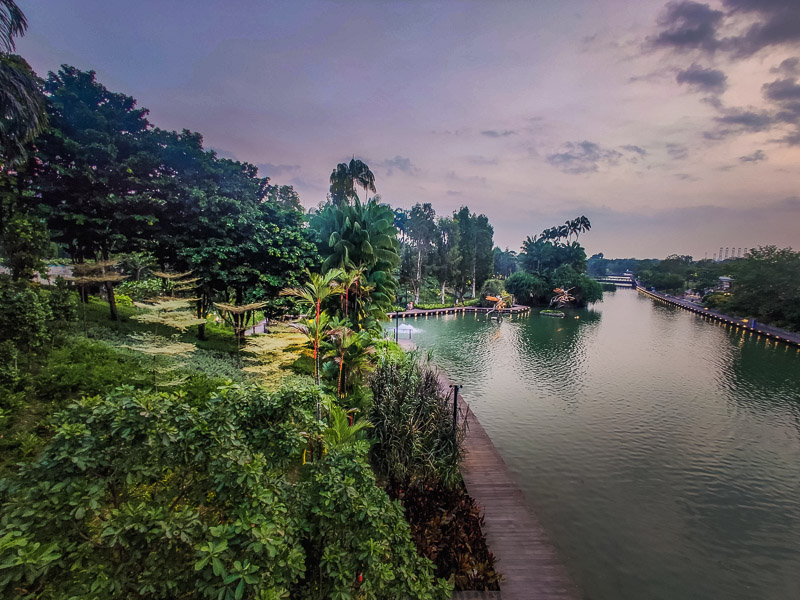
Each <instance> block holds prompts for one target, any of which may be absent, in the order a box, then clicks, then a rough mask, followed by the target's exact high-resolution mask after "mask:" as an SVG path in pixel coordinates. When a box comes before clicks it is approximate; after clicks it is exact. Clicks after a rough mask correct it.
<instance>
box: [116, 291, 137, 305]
mask: <svg viewBox="0 0 800 600" xmlns="http://www.w3.org/2000/svg"><path fill="white" fill-rule="evenodd" d="M114 298H115V299H116V301H117V306H133V299H132V298H131V297H130V296H128V295H126V294H120V293H117V292H114Z"/></svg>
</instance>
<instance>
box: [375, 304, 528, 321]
mask: <svg viewBox="0 0 800 600" xmlns="http://www.w3.org/2000/svg"><path fill="white" fill-rule="evenodd" d="M493 310H494V309H492V308H483V307H481V306H451V307H449V308H430V309H423V308H411V309H409V310H402V311H397V312H390V313H386V316H388V317H389V318H390V319H394V318H395V317H399V318H401V319H406V318H408V319H410V318H414V319H416V318H417V317H435V316H437V315H455V314H458V313H488V312H492V311H493ZM530 310H531V307H530V306H524V305H522V304H515V305H514V306H507V307H506V308H501V309H500V312H501V313H502V314H504V315H520V314H523V313H527V312H530Z"/></svg>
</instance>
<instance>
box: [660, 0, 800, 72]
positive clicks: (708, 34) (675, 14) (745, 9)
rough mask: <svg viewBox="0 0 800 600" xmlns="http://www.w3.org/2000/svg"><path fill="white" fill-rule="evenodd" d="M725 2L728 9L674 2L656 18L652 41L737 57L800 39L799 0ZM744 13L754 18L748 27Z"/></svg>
mask: <svg viewBox="0 0 800 600" xmlns="http://www.w3.org/2000/svg"><path fill="white" fill-rule="evenodd" d="M722 6H723V8H724V9H725V10H724V11H722V10H716V9H712V8H711V6H709V5H708V4H701V3H699V2H692V1H690V0H681V1H678V2H670V3H668V4H667V5H666V8H665V10H664V12H663V13H662V15H661V16H660V17H659V18H658V19H657V21H656V23H657V25H658V27H659V31H658V33H657V34H656V35H654V36H651V37H650V38H649V39H648V42H649V43H650V45H651V47H656V48H658V47H661V48H670V49H673V50H677V51H681V52H686V51H696V50H699V51H703V52H706V53H709V54H711V53H714V52H717V51H720V52H725V53H727V54H729V55H730V56H732V57H734V58H746V57H748V56H752V55H753V54H755V53H757V52H759V51H760V50H763V49H764V48H768V47H774V46H783V45H793V44H796V43H797V42H800V2H797V0H723V2H722ZM740 15H745V18H746V19H748V20H749V21H750V24H749V25H748V26H747V27H746V29H744V31H741V30H740V29H738V26H739V25H740V23H741V21H742V19H741V18H740Z"/></svg>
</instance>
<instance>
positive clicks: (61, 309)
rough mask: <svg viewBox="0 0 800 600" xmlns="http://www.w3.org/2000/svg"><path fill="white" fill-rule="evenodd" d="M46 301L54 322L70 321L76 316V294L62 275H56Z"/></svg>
mask: <svg viewBox="0 0 800 600" xmlns="http://www.w3.org/2000/svg"><path fill="white" fill-rule="evenodd" d="M48 302H49V304H50V312H51V313H52V318H53V321H54V322H56V323H59V324H65V323H71V322H72V321H75V319H76V318H77V309H78V307H77V294H76V293H75V292H73V291H72V290H71V289H70V288H69V284H68V283H67V281H66V280H65V279H64V278H63V277H56V281H55V285H54V286H53V287H52V288H51V289H50V295H49V296H48Z"/></svg>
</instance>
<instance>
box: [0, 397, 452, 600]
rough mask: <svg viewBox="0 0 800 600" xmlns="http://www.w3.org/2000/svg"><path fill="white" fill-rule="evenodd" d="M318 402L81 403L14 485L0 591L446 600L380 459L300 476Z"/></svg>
mask: <svg viewBox="0 0 800 600" xmlns="http://www.w3.org/2000/svg"><path fill="white" fill-rule="evenodd" d="M317 393H318V392H315V391H314V389H313V388H312V387H309V386H307V385H304V384H295V385H290V386H288V387H286V388H285V389H283V390H282V391H280V392H277V393H273V394H268V393H266V392H265V391H263V390H261V389H258V388H244V387H238V386H234V387H227V388H223V389H221V390H219V391H218V392H216V393H215V394H214V395H212V397H211V398H209V399H207V400H206V401H203V402H194V403H192V402H189V401H188V400H187V398H186V397H185V395H182V394H177V395H168V394H152V393H147V392H137V391H135V390H133V389H131V388H121V389H119V390H117V391H115V392H113V393H112V394H110V395H108V396H107V397H99V396H94V397H87V398H85V399H83V400H81V401H79V402H77V403H75V404H72V405H70V406H69V407H68V408H67V409H65V410H64V411H62V412H61V413H59V414H58V415H57V416H56V418H55V422H56V429H55V435H54V437H53V439H52V441H51V442H50V443H49V444H48V446H47V447H46V448H45V450H44V451H43V452H42V453H41V454H40V456H39V457H38V458H37V459H36V460H35V461H33V462H31V463H29V464H28V465H26V466H24V467H23V468H22V470H21V471H20V473H19V474H18V475H16V476H13V477H9V478H6V479H5V480H3V481H2V482H0V494H2V496H0V498H1V499H2V502H3V504H4V518H3V521H2V525H0V563H1V564H3V565H4V567H5V568H4V569H3V571H2V576H1V578H0V590H2V591H4V592H5V593H6V594H10V595H11V597H23V596H27V595H28V594H29V593H36V595H37V597H39V598H73V597H116V598H133V597H142V596H148V597H154V598H174V597H183V596H186V595H192V596H197V597H209V598H231V599H236V598H278V597H281V596H282V595H283V594H284V593H286V592H294V593H298V594H299V595H301V596H302V597H308V598H351V597H356V596H364V597H372V598H444V597H447V594H448V590H447V586H446V585H445V584H444V583H443V582H440V583H436V582H435V581H434V579H433V578H432V570H431V567H430V564H429V563H427V562H426V561H425V560H424V559H422V558H420V557H419V556H418V555H417V554H416V551H415V549H414V547H413V545H412V543H411V541H410V538H409V529H408V525H407V524H406V523H405V521H404V520H403V518H402V513H401V511H400V507H399V506H398V505H397V504H393V503H391V502H390V501H389V499H388V497H387V496H386V494H385V493H383V492H382V491H380V490H379V489H378V488H377V487H375V484H374V479H373V478H372V476H371V475H370V474H369V469H368V468H367V467H366V464H365V463H364V452H365V451H366V449H365V448H363V447H359V446H353V445H350V446H346V447H344V448H341V449H340V448H338V447H336V446H332V447H330V448H329V451H328V453H327V454H326V455H325V457H324V458H322V460H317V461H315V462H313V463H311V464H308V465H305V466H303V465H302V464H301V463H302V454H303V448H304V447H305V446H306V439H305V437H304V435H303V432H306V433H312V434H313V433H314V432H315V431H319V429H318V425H317V423H316V422H315V421H314V419H313V408H312V407H313V405H314V402H315V395H316V394H317ZM290 471H291V472H293V473H296V474H295V475H293V476H292V477H291V479H290V478H288V477H287V475H288V473H289V472H290Z"/></svg>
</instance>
